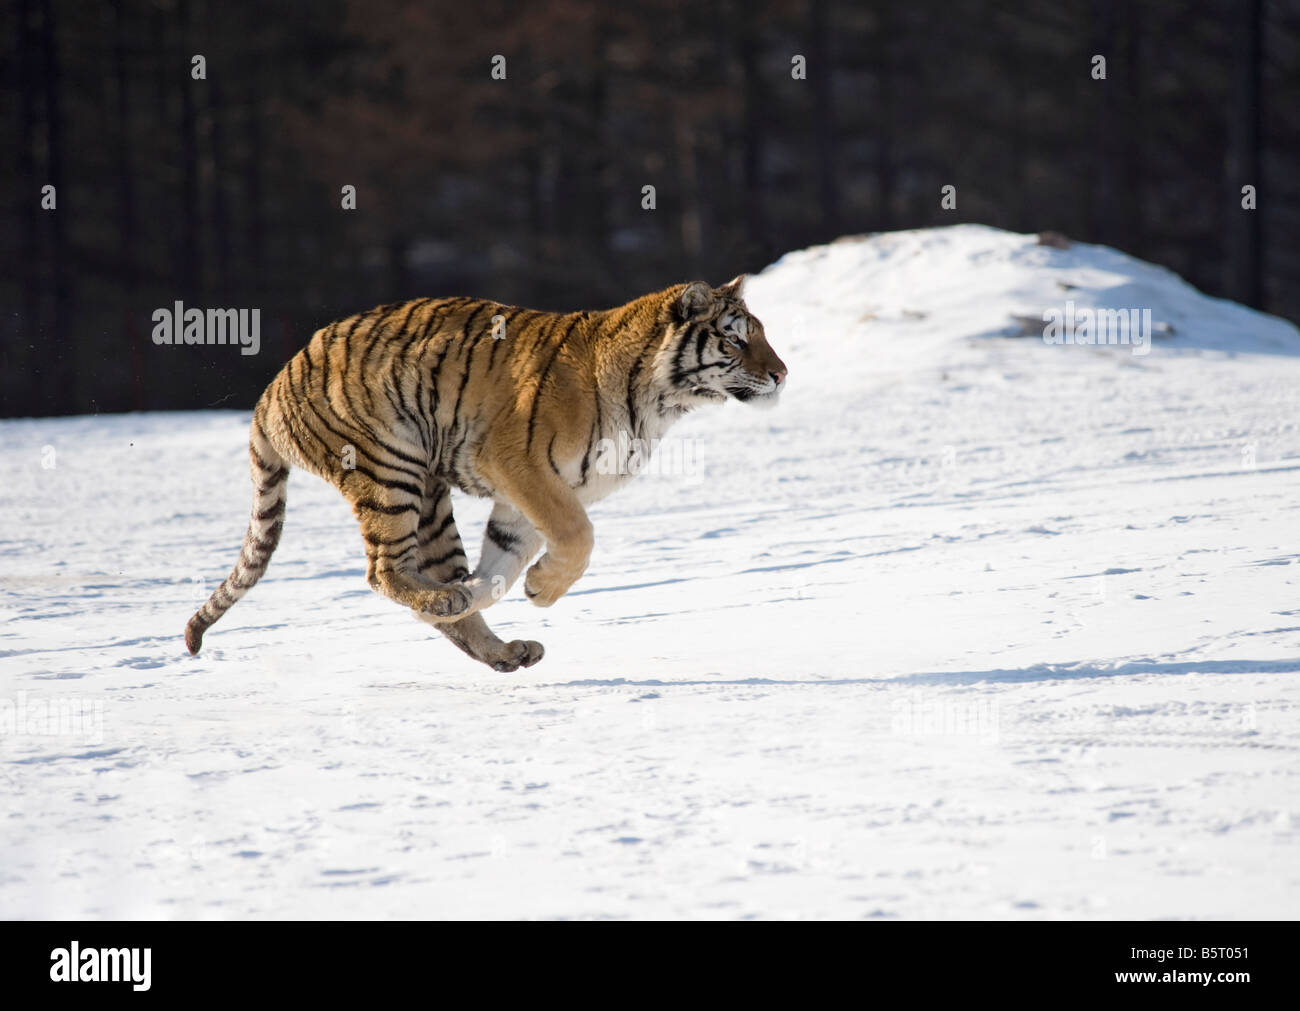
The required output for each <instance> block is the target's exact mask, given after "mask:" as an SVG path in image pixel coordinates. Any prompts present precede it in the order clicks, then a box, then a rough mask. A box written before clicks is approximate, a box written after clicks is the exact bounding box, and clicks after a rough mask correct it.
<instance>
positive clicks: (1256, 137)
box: [1227, 0, 1268, 309]
mask: <svg viewBox="0 0 1300 1011" xmlns="http://www.w3.org/2000/svg"><path fill="white" fill-rule="evenodd" d="M1242 7H1243V8H1244V9H1243V10H1241V11H1239V12H1238V13H1237V17H1236V25H1237V27H1236V37H1235V38H1234V40H1233V64H1234V66H1235V70H1236V81H1235V82H1234V88H1233V91H1234V94H1233V106H1234V108H1233V109H1232V112H1231V114H1230V115H1229V116H1228V137H1229V142H1228V159H1227V161H1228V164H1227V176H1228V182H1229V196H1230V198H1231V199H1232V200H1233V201H1234V203H1233V204H1231V205H1230V206H1229V208H1228V221H1229V222H1230V225H1229V227H1228V290H1229V292H1230V293H1231V294H1232V297H1233V298H1235V299H1236V300H1237V301H1238V302H1244V303H1245V304H1246V305H1250V306H1254V307H1255V308H1257V309H1258V308H1263V305H1264V283H1263V279H1264V263H1263V251H1264V244H1263V234H1262V221H1263V215H1262V213H1261V212H1260V211H1258V210H1245V209H1244V208H1242V207H1241V199H1242V195H1241V188H1242V187H1243V186H1254V187H1255V190H1256V199H1257V200H1258V199H1268V194H1263V193H1261V192H1260V191H1261V190H1262V188H1263V187H1262V185H1261V184H1262V181H1263V180H1262V179H1261V178H1260V170H1261V159H1260V135H1261V124H1262V122H1263V109H1262V108H1261V106H1262V104H1263V103H1262V99H1263V89H1262V88H1261V86H1260V78H1261V76H1262V74H1263V60H1264V11H1263V0H1246V2H1245V3H1243V4H1242Z"/></svg>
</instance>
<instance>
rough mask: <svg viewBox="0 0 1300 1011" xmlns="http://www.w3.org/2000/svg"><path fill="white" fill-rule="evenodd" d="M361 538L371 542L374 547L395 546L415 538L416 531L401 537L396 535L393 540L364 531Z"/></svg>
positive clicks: (368, 542)
mask: <svg viewBox="0 0 1300 1011" xmlns="http://www.w3.org/2000/svg"><path fill="white" fill-rule="evenodd" d="M361 539H362V540H364V541H365V542H366V543H367V544H369V545H370V546H371V547H372V548H394V547H397V545H399V544H402V543H403V542H405V541H409V540H414V539H415V531H412V532H411V533H409V534H402V536H401V537H394V538H393V539H392V540H385V539H384V538H382V537H376V536H375V535H374V534H368V533H365V532H364V531H363V532H362V534H361Z"/></svg>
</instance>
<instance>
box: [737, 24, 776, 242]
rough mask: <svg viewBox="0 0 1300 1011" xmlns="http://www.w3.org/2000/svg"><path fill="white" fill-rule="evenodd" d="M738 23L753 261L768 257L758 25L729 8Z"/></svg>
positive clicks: (748, 224) (744, 162) (748, 233)
mask: <svg viewBox="0 0 1300 1011" xmlns="http://www.w3.org/2000/svg"><path fill="white" fill-rule="evenodd" d="M732 16H733V18H734V19H735V20H736V21H738V22H739V24H740V29H739V31H738V32H737V33H736V39H737V43H738V56H739V61H740V78H741V101H742V102H743V103H744V109H743V112H742V122H741V189H742V192H743V193H744V194H745V198H744V199H745V206H744V219H745V225H746V239H747V241H748V245H749V253H750V255H751V256H753V258H754V259H755V261H756V262H759V263H767V262H768V260H769V259H771V252H772V251H771V249H770V248H769V246H770V244H771V243H770V240H769V238H768V228H767V215H766V207H765V205H764V200H763V150H764V128H765V126H766V116H765V103H764V101H763V77H762V73H761V72H760V69H759V66H758V28H757V26H756V23H755V22H756V18H755V17H753V15H752V12H750V11H746V10H740V11H733V14H732Z"/></svg>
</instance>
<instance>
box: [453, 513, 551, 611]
mask: <svg viewBox="0 0 1300 1011" xmlns="http://www.w3.org/2000/svg"><path fill="white" fill-rule="evenodd" d="M541 547H542V535H541V534H539V533H538V532H537V528H536V527H534V526H533V525H532V523H530V522H529V521H528V517H526V516H525V515H524V514H523V513H521V512H520V511H519V510H518V509H516V508H515V507H514V506H512V505H511V504H510V503H509V502H497V503H496V504H495V505H494V506H493V507H492V516H491V517H490V518H489V519H488V524H487V529H486V530H485V531H484V532H483V550H482V551H481V552H480V553H479V561H478V566H477V568H475V569H474V572H473V573H472V574H471V575H470V576H469V577H468V578H467V579H466V580H465V588H466V589H468V590H469V591H470V594H471V595H472V597H473V603H472V605H471V607H472V608H473V609H474V610H480V609H482V608H485V607H491V606H492V605H493V604H495V603H496V602H497V601H498V600H500V599H501V598H502V597H504V596H505V595H506V593H507V592H509V590H510V587H512V586H514V585H515V580H517V579H518V578H519V575H520V573H522V572H523V571H524V566H525V565H527V564H528V563H529V562H530V561H531V560H532V558H533V556H534V555H535V554H537V552H538V551H539V550H540V549H541Z"/></svg>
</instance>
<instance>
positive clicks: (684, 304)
mask: <svg viewBox="0 0 1300 1011" xmlns="http://www.w3.org/2000/svg"><path fill="white" fill-rule="evenodd" d="M712 306H713V289H712V288H710V287H709V286H708V285H707V284H705V283H704V282H703V281H692V282H691V283H690V284H688V285H687V286H686V288H685V289H684V290H683V291H682V293H681V294H680V295H679V296H678V297H677V305H676V309H677V318H678V319H680V320H681V321H682V322H686V321H687V320H689V319H695V318H696V317H697V316H703V315H704V314H705V313H706V312H708V311H709V309H710V308H712Z"/></svg>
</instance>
